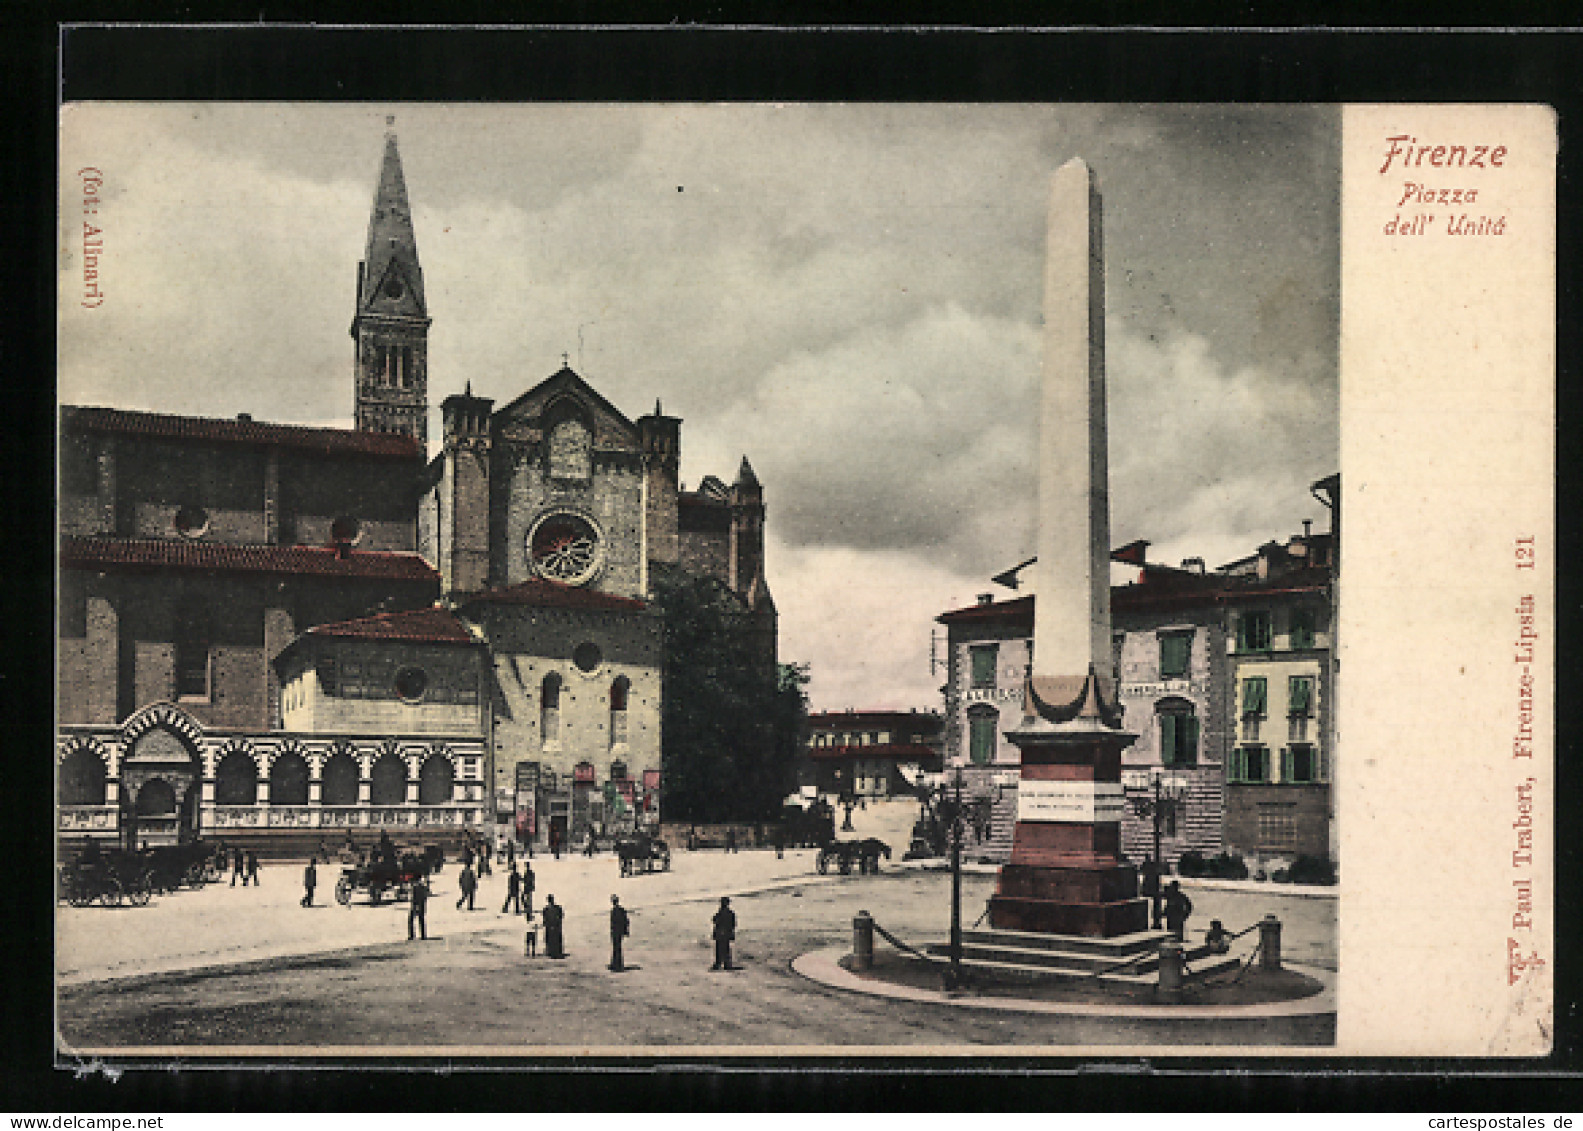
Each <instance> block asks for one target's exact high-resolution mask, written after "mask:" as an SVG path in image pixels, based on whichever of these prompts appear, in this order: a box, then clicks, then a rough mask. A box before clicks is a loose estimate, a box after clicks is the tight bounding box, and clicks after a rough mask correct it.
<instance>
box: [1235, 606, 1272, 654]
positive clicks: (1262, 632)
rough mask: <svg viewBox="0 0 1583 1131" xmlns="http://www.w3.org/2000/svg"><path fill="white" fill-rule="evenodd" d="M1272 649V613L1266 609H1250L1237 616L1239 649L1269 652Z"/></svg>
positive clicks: (1242, 650) (1241, 650) (1240, 650)
mask: <svg viewBox="0 0 1583 1131" xmlns="http://www.w3.org/2000/svg"><path fill="white" fill-rule="evenodd" d="M1269 650H1270V614H1269V613H1268V612H1266V611H1262V610H1258V611H1249V612H1245V613H1243V614H1242V615H1241V616H1239V617H1238V618H1237V651H1239V652H1268V651H1269Z"/></svg>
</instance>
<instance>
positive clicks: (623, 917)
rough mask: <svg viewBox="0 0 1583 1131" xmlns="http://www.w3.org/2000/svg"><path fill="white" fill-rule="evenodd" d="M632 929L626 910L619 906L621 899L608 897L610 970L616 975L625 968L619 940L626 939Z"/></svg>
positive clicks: (614, 896) (615, 896)
mask: <svg viewBox="0 0 1583 1131" xmlns="http://www.w3.org/2000/svg"><path fill="white" fill-rule="evenodd" d="M631 928H632V924H631V921H630V920H629V919H628V918H627V909H626V908H625V907H622V906H621V897H620V896H618V895H613V896H611V897H610V969H612V970H614V971H615V972H617V973H620V972H621V971H623V970H625V969H626V968H627V966H626V963H625V962H623V961H622V959H621V940H622V939H624V938H626V937H627V935H628V933H630V931H631Z"/></svg>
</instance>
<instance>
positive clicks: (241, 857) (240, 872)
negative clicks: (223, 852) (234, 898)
mask: <svg viewBox="0 0 1583 1131" xmlns="http://www.w3.org/2000/svg"><path fill="white" fill-rule="evenodd" d="M237 880H241V881H242V886H243V887H246V886H247V885H248V884H252V885H253V886H254V887H257V886H258V853H256V852H254V851H252V850H251V849H249V850H248V851H246V852H243V851H242V850H241V849H240V848H233V849H231V886H232V887H235V886H236V881H237Z"/></svg>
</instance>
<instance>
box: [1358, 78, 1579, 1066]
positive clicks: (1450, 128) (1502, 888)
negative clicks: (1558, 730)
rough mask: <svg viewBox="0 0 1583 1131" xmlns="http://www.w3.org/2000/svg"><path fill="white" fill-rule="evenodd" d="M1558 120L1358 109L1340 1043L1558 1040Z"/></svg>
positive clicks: (1436, 1049)
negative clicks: (1555, 821)
mask: <svg viewBox="0 0 1583 1131" xmlns="http://www.w3.org/2000/svg"><path fill="white" fill-rule="evenodd" d="M1555 158H1556V125H1555V118H1554V114H1553V112H1552V111H1551V110H1550V109H1549V108H1547V107H1544V106H1496V105H1443V106H1421V105H1419V106H1408V105H1403V106H1347V107H1345V108H1344V110H1343V118H1342V209H1341V305H1342V309H1341V488H1342V499H1343V501H1342V506H1341V516H1342V518H1341V522H1342V527H1343V529H1342V532H1341V572H1340V576H1339V579H1338V582H1337V587H1338V610H1339V622H1338V626H1337V635H1338V642H1337V643H1338V648H1337V655H1338V668H1337V685H1338V689H1339V690H1338V719H1337V734H1336V749H1337V758H1336V772H1335V781H1334V785H1333V789H1334V790H1335V794H1336V796H1335V801H1334V804H1335V811H1336V817H1337V824H1338V831H1339V839H1340V853H1339V855H1340V860H1341V873H1342V894H1341V906H1340V911H1339V920H1340V978H1339V986H1338V999H1339V1000H1338V1007H1339V1008H1338V1032H1337V1049H1336V1051H1337V1052H1339V1053H1343V1054H1368V1055H1385V1056H1401V1055H1411V1056H1441V1055H1455V1056H1491V1055H1493V1056H1539V1055H1543V1054H1545V1053H1547V1052H1548V1051H1549V1050H1550V1048H1551V1041H1552V1033H1553V1026H1552V1014H1553V984H1552V966H1553V963H1554V955H1555V939H1554V932H1553V898H1552V895H1553V893H1552V880H1553V867H1552V866H1553V861H1552V859H1551V844H1552V829H1553V818H1554V805H1553V783H1554V753H1553V751H1554V734H1553V710H1554V702H1555V700H1554V689H1555V679H1554V671H1555V667H1554V647H1553V646H1554V624H1555V615H1554V612H1555V605H1554V571H1553V561H1554V549H1553V547H1554V494H1555V485H1554V472H1553V468H1554V444H1555V416H1554V404H1555V347H1554V342H1555V175H1556V170H1555Z"/></svg>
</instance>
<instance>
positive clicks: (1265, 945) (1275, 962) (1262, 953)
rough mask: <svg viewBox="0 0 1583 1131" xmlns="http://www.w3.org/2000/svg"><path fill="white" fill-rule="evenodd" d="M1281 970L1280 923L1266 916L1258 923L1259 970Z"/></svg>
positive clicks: (1272, 917) (1273, 917) (1270, 916)
mask: <svg viewBox="0 0 1583 1131" xmlns="http://www.w3.org/2000/svg"><path fill="white" fill-rule="evenodd" d="M1280 968H1281V921H1280V920H1279V919H1277V918H1276V917H1275V916H1274V915H1266V916H1265V917H1264V918H1263V920H1261V921H1260V923H1259V969H1260V970H1279V969H1280Z"/></svg>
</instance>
